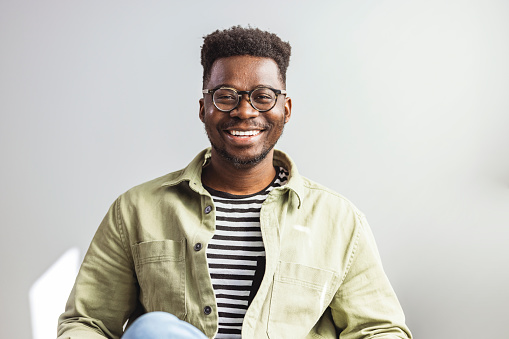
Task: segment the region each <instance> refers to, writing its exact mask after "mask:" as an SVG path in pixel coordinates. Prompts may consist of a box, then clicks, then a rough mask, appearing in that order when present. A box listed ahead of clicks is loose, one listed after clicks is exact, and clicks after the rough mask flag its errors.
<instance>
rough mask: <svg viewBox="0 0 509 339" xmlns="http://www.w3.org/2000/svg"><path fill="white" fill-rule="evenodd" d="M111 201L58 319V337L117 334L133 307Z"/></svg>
mask: <svg viewBox="0 0 509 339" xmlns="http://www.w3.org/2000/svg"><path fill="white" fill-rule="evenodd" d="M119 204H120V198H119V199H117V201H115V203H114V204H113V205H112V206H111V208H110V210H109V211H108V213H107V214H106V216H105V217H104V219H103V221H102V223H101V225H100V226H99V229H98V230H97V232H96V234H95V236H94V238H93V240H92V243H91V244H90V248H89V249H88V252H87V254H86V256H85V258H84V260H83V264H82V265H81V268H80V271H79V273H78V277H77V278H76V282H75V284H74V287H73V289H72V292H71V295H70V296H69V300H68V301H67V305H66V309H65V312H64V313H63V314H62V315H61V316H60V318H59V321H58V338H59V339H66V338H72V339H78V338H87V339H88V338H90V339H92V338H105V337H106V338H119V337H120V336H121V335H122V333H123V325H124V323H125V321H126V320H127V319H128V318H129V317H130V316H131V314H132V313H133V311H134V310H135V308H136V305H137V300H138V285H137V280H136V275H135V272H134V265H133V260H132V257H131V251H130V248H129V245H128V244H129V242H128V240H127V239H126V231H125V227H124V224H123V220H122V216H121V214H120V206H119Z"/></svg>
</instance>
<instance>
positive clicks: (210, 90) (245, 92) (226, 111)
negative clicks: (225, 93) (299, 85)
mask: <svg viewBox="0 0 509 339" xmlns="http://www.w3.org/2000/svg"><path fill="white" fill-rule="evenodd" d="M264 88H266V89H270V90H271V91H272V92H274V94H276V100H274V105H272V107H271V108H269V109H265V110H260V109H258V108H256V107H254V105H253V103H252V102H251V94H253V92H254V91H257V90H259V89H264ZM220 89H230V90H232V91H234V92H235V93H236V94H237V98H238V100H237V104H236V105H235V107H233V108H232V109H230V110H224V109H221V108H219V107H217V104H216V101H215V100H214V93H215V92H216V91H217V90H220ZM201 92H202V93H203V94H211V95H212V103H213V104H214V106H215V107H216V108H217V109H218V110H220V111H221V112H225V113H228V112H231V111H233V110H234V109H236V108H237V107H239V105H240V101H241V100H242V95H243V94H247V102H249V104H250V105H251V107H253V108H254V109H255V110H257V111H258V112H260V113H264V112H268V111H270V110H271V109H273V108H274V106H276V104H277V99H278V98H279V95H280V94H282V95H286V94H287V92H286V90H284V89H275V88H272V87H266V86H261V87H256V88H255V89H252V90H250V91H239V90H238V89H236V88H233V87H227V86H221V87H218V88H213V89H204V90H202V91H201Z"/></svg>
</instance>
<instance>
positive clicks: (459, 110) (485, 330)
mask: <svg viewBox="0 0 509 339" xmlns="http://www.w3.org/2000/svg"><path fill="white" fill-rule="evenodd" d="M508 14H509V3H507V2H506V1H502V0H501V1H496V0H488V1H481V0H472V1H459V0H458V1H455V0H452V1H443V0H441V1H438V0H431V1H403V0H401V1H398V0H388V1H367V0H360V1H330V2H328V1H313V2H311V1H306V2H304V1H303V2H295V1H256V2H240V1H237V2H232V1H220V0H218V1H203V2H197V1H195V2H189V3H187V4H184V2H171V1H118V0H115V1H97V0H91V1H62V0H55V1H27V0H17V1H14V0H1V1H0V46H1V47H0V48H1V53H0V61H1V62H0V112H1V122H0V142H1V144H0V152H1V166H0V174H1V175H0V194H1V196H0V198H1V201H0V202H1V203H0V209H1V210H0V218H1V219H0V222H1V235H2V242H1V243H2V244H1V246H0V260H1V262H0V263H1V267H0V272H1V279H0V305H1V307H0V337H1V338H30V337H31V328H30V326H31V325H30V316H29V304H28V290H29V289H30V286H31V285H32V284H33V283H34V282H35V281H36V280H37V279H38V277H40V276H41V274H43V272H45V271H46V270H47V269H48V267H50V266H51V265H52V263H53V262H55V261H56V260H57V259H58V258H59V257H60V256H61V255H62V253H64V252H65V251H66V250H67V249H69V248H71V247H74V246H77V247H79V248H80V250H81V252H82V254H83V253H84V252H85V251H86V248H87V247H88V244H89V242H90V240H91V238H92V236H93V234H94V232H95V230H96V228H97V226H98V224H99V222H100V221H101V219H102V217H103V216H104V214H105V213H106V211H107V209H108V207H109V205H110V204H111V203H112V202H113V200H114V199H115V198H116V197H117V196H118V195H119V194H121V193H122V192H124V191H125V190H127V189H129V188H130V187H132V186H134V185H136V184H139V183H141V182H143V181H146V180H149V179H152V178H154V177H157V176H160V175H163V174H165V173H167V172H170V171H173V170H176V169H179V168H181V167H183V166H185V165H186V164H187V162H188V161H190V160H191V159H192V158H193V157H194V155H195V154H196V153H197V152H198V151H199V150H201V149H202V148H204V147H206V146H207V145H208V140H207V138H206V136H205V133H204V129H203V127H202V125H201V122H200V121H199V119H198V99H199V98H200V89H201V66H200V61H199V53H200V46H201V43H202V36H203V35H205V34H208V33H210V32H212V31H213V30H215V29H217V28H227V27H230V26H231V25H234V24H242V25H247V24H251V25H253V26H257V27H260V28H262V29H268V30H271V31H273V32H276V33H278V34H279V35H280V36H281V37H282V38H283V39H284V40H288V41H290V42H291V44H292V47H293V55H292V59H291V63H290V68H289V71H288V87H287V88H288V92H289V93H290V96H291V97H292V99H293V107H294V109H293V115H292V119H291V121H290V123H289V124H288V125H287V128H286V130H285V134H284V136H283V138H282V140H281V141H280V143H279V144H278V148H280V149H283V150H285V151H287V152H288V153H289V154H290V155H291V156H292V157H293V158H294V160H295V161H296V162H297V164H298V165H299V169H300V172H301V173H302V174H304V175H305V176H308V177H310V178H312V179H314V180H315V181H318V182H320V183H323V184H325V185H327V186H329V187H331V188H333V189H335V190H336V191H338V192H340V193H342V194H343V195H345V196H346V197H348V198H349V199H350V200H351V201H353V202H354V203H355V204H356V205H357V206H358V207H359V208H360V209H361V210H362V211H363V212H364V213H365V214H366V215H367V217H368V220H369V221H370V224H371V226H372V228H373V232H374V234H375V236H376V239H377V242H378V245H379V250H380V253H381V256H382V259H383V261H384V267H385V269H386V271H387V274H388V275H389V277H390V279H391V282H392V284H393V286H394V288H395V290H396V292H397V294H398V296H399V298H400V301H401V303H402V305H403V307H404V309H405V312H406V316H407V321H408V324H409V325H410V327H411V329H412V331H413V333H414V335H415V337H416V338H424V339H442V338H444V339H445V338H448V339H450V338H509V335H508V334H507V331H506V328H507V326H506V322H507V317H508V316H509V312H508V311H507V304H508V302H509V291H508V289H507V286H509V273H508V263H509V246H508V244H507V243H508V240H509V231H508V226H509V214H508V211H509V156H508V146H509V133H508V127H509V114H508V108H509V95H508V90H509V67H508V60H509V16H508ZM62 307H63V305H62ZM55 322H56V320H55Z"/></svg>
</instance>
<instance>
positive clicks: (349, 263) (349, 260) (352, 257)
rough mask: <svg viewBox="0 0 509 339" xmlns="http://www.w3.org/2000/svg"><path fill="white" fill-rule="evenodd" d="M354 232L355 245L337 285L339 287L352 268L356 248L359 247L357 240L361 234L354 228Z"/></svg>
mask: <svg viewBox="0 0 509 339" xmlns="http://www.w3.org/2000/svg"><path fill="white" fill-rule="evenodd" d="M356 228H357V229H356V232H355V243H354V245H353V249H352V254H351V255H350V257H349V258H348V264H347V266H346V270H345V273H344V274H343V277H342V278H341V281H340V283H339V285H340V286H341V285H342V284H343V282H344V281H345V279H346V276H347V275H348V273H349V272H350V268H351V267H352V263H353V261H354V259H355V258H354V257H355V255H356V254H357V248H358V247H359V239H360V235H361V232H360V230H359V229H358V227H356Z"/></svg>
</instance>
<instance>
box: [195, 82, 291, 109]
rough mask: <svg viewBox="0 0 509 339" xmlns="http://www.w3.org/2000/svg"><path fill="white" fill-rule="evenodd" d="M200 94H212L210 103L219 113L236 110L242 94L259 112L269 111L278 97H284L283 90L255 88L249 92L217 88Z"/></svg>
mask: <svg viewBox="0 0 509 339" xmlns="http://www.w3.org/2000/svg"><path fill="white" fill-rule="evenodd" d="M202 93H203V94H212V102H213V103H214V106H216V108H217V109H218V110H220V111H221V112H230V111H233V110H234V109H235V108H237V106H238V105H239V103H240V98H241V96H242V95H243V94H247V96H248V102H249V104H250V105H251V106H252V107H253V108H254V109H255V110H257V111H259V112H267V111H270V110H271V109H272V108H274V106H275V105H276V102H277V98H278V95H279V94H282V95H286V91H285V90H279V89H274V88H270V87H257V88H255V89H253V90H251V91H238V90H236V89H235V88H230V87H219V88H214V89H204V90H203V91H202Z"/></svg>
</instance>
